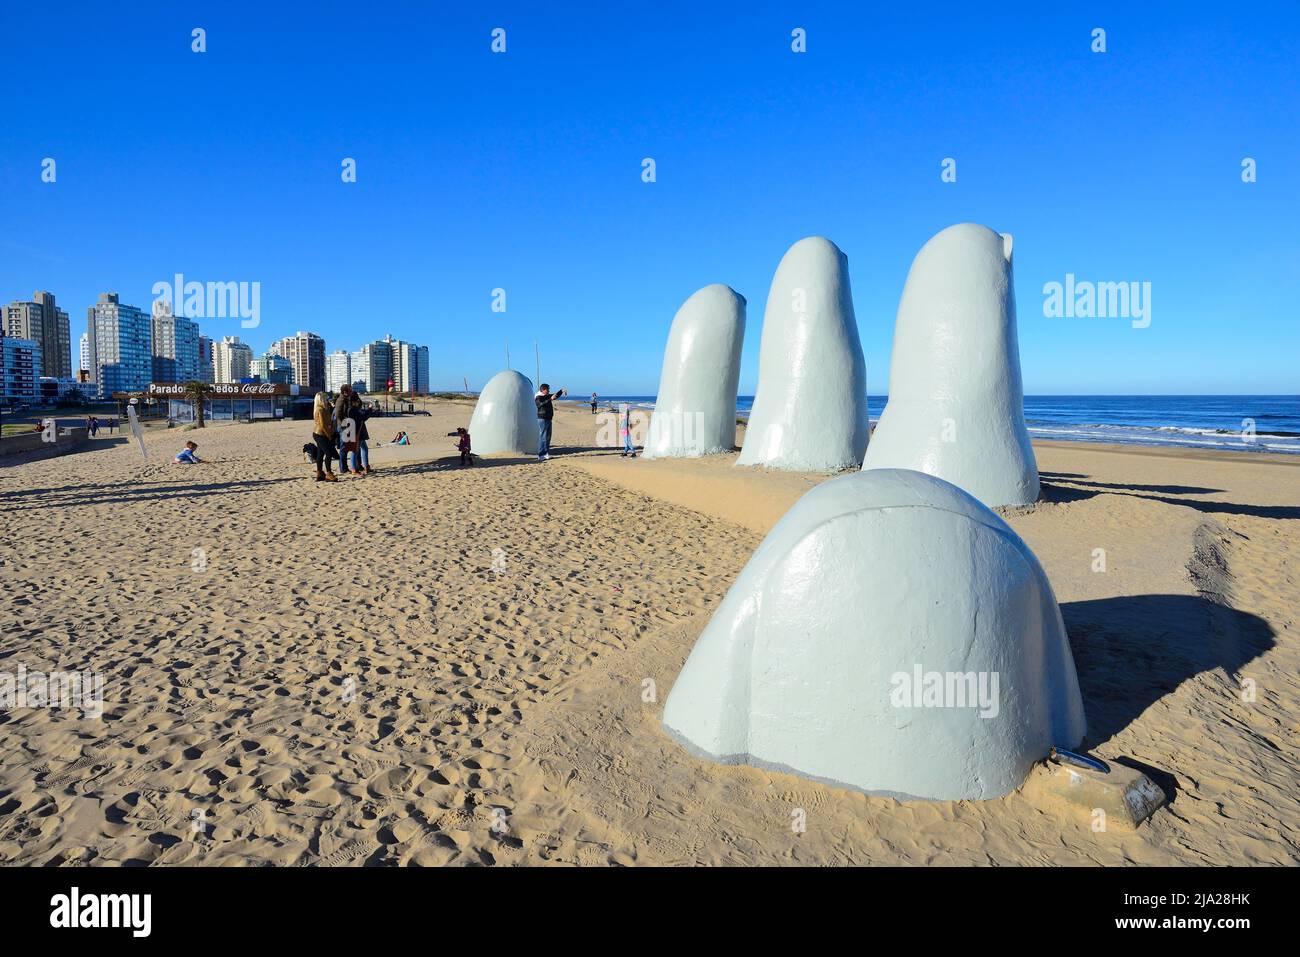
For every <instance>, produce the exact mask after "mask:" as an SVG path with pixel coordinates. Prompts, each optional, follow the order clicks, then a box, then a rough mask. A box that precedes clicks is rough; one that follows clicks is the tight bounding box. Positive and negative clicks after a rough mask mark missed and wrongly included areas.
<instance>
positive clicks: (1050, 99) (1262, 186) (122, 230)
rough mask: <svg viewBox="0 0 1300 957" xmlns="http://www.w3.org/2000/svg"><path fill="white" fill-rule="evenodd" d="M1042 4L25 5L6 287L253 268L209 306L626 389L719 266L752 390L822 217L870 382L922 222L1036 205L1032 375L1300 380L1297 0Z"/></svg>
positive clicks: (450, 358) (878, 377)
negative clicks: (228, 302) (944, 173)
mask: <svg viewBox="0 0 1300 957" xmlns="http://www.w3.org/2000/svg"><path fill="white" fill-rule="evenodd" d="M1045 6H1048V5H1045V4H1032V5H1030V4H1026V5H1024V6H1023V7H1020V6H1018V5H1016V4H993V5H990V4H952V5H949V4H925V5H919V4H903V5H898V4H890V5H884V6H881V7H879V8H875V9H873V8H872V7H871V5H867V4H848V3H844V4H821V3H780V4H761V3H744V4H741V3H735V4H700V3H691V4H685V3H683V4H677V3H655V4H613V3H582V4H577V3H566V4H546V5H541V4H477V3H461V4H445V3H439V4H433V3H415V2H410V3H387V4H385V3H376V4H370V5H365V4H353V3H328V2H326V3H320V4H313V5H310V6H305V5H300V4H285V5H278V4H271V3H257V4H252V3H243V2H224V3H220V4H217V3H211V4H185V3H175V2H168V3H148V2H133V3H130V4H122V5H116V6H106V5H102V4H89V3H87V4H76V5H71V4H62V3H58V2H47V3H41V4H28V5H23V8H22V9H18V8H17V5H15V4H6V5H5V6H4V9H3V12H2V13H0V34H2V35H4V36H6V37H7V38H9V40H10V42H9V43H8V44H7V45H6V58H7V59H6V68H5V70H4V71H3V72H0V184H2V185H0V223H2V224H3V230H2V231H0V299H2V300H3V301H8V300H10V299H14V298H26V297H27V296H29V295H30V294H31V292H32V290H34V289H37V288H43V289H50V290H51V291H53V292H54V293H55V294H56V295H57V296H58V299H59V302H60V304H61V305H62V306H63V307H64V308H66V309H67V310H68V312H69V313H70V315H71V317H72V327H73V338H74V340H75V339H76V338H77V337H78V336H79V335H80V333H81V332H82V331H84V321H85V310H86V306H87V305H89V304H90V303H92V302H94V300H95V297H96V295H97V294H98V293H99V292H102V291H105V290H116V291H118V292H119V293H120V294H121V295H122V298H123V301H125V302H130V303H133V304H136V305H140V306H141V307H145V308H147V306H148V303H149V300H150V299H151V292H150V290H151V288H152V285H153V284H154V283H155V282H157V281H159V280H168V279H170V278H171V276H172V275H173V274H174V273H176V272H183V273H184V274H185V276H186V277H187V278H188V279H196V280H200V281H205V282H206V281H249V282H252V281H256V282H260V283H261V287H262V299H261V309H262V323H261V326H260V327H259V328H257V329H253V330H241V329H239V328H238V326H239V323H238V320H235V319H227V320H209V321H204V322H203V323H202V326H203V331H204V333H205V334H208V335H212V336H214V337H219V336H221V335H232V334H233V335H240V336H242V338H244V340H245V341H248V342H251V344H252V345H253V347H254V348H255V350H257V351H259V352H260V351H261V350H262V349H264V348H265V347H266V346H267V345H268V344H269V343H270V342H271V341H272V340H273V339H275V338H278V337H279V336H280V335H283V334H285V333H291V332H294V331H296V330H298V329H309V330H312V331H315V332H319V333H320V334H322V335H323V336H325V339H326V344H327V347H328V348H329V349H331V350H332V349H334V348H339V347H344V348H347V349H355V348H357V347H358V346H359V345H360V344H361V343H362V342H365V341H368V340H370V339H373V338H375V337H378V336H382V335H383V334H385V333H390V332H391V333H392V334H393V335H394V336H398V337H402V338H406V339H410V340H414V341H416V342H421V343H427V344H428V345H429V346H430V353H431V356H430V365H431V379H432V384H433V386H434V387H435V388H446V387H459V386H460V383H461V379H462V377H468V379H469V381H470V385H471V387H473V388H477V387H478V386H481V385H482V383H483V382H484V381H485V380H486V379H487V378H488V377H489V376H490V375H491V374H493V373H494V372H496V371H499V369H500V368H501V367H502V366H503V364H504V345H503V343H504V340H505V339H507V338H508V339H509V341H510V347H511V352H512V355H513V357H514V359H515V362H514V365H515V366H516V367H517V368H519V369H521V371H524V372H526V373H528V374H529V375H531V374H532V368H533V363H532V343H533V341H534V340H537V341H538V342H540V344H541V350H542V371H543V377H544V378H546V379H548V380H549V381H550V382H551V383H552V384H555V385H567V386H569V387H570V388H571V389H573V390H574V391H575V392H590V391H592V390H593V389H594V390H597V391H600V392H602V393H606V394H614V393H651V392H653V391H654V390H655V388H656V385H657V381H658V375H659V367H660V363H661V361H662V351H663V346H664V342H665V340H666V338H667V333H668V326H669V323H670V322H671V320H672V317H673V314H674V313H675V312H676V310H677V308H678V306H680V304H681V303H682V301H684V300H685V299H686V297H687V296H689V295H690V294H691V293H692V292H693V291H695V290H696V289H698V288H699V287H701V286H703V285H706V284H708V283H711V282H725V283H728V284H729V285H731V286H733V287H734V288H735V289H736V290H737V291H739V292H740V293H741V294H743V295H744V296H745V297H746V298H747V299H748V301H749V326H748V334H747V337H746V344H745V350H744V362H743V365H742V374H741V391H742V392H744V393H749V392H752V391H753V388H754V386H755V382H756V376H757V368H758V345H759V337H760V333H761V329H762V316H763V309H764V304H765V302H766V298H767V290H768V285H769V283H770V282H771V278H772V273H773V270H774V269H775V268H776V265H777V263H778V262H779V260H780V258H781V256H782V254H783V253H784V252H785V250H786V249H787V248H788V247H789V246H790V245H791V244H792V243H794V242H795V241H796V240H798V239H800V238H802V237H804V236H809V235H818V234H820V235H825V236H827V237H829V238H831V239H832V240H834V241H835V242H836V243H837V244H839V246H840V247H841V248H842V249H843V250H844V251H845V252H846V253H847V254H848V257H849V265H850V272H851V277H852V284H853V293H854V301H855V305H856V310H857V317H858V323H859V326H860V328H861V332H862V341H863V347H864V349H865V352H866V357H867V375H868V385H869V390H870V391H871V392H872V393H873V394H874V393H879V392H883V391H885V388H886V385H887V375H888V365H889V351H890V344H891V341H892V336H893V324H894V316H895V312H896V309H897V306H898V297H899V294H900V293H901V291H902V286H903V281H904V279H905V277H906V275H907V269H908V267H909V265H910V263H911V260H912V257H913V256H915V254H916V252H917V251H918V250H919V249H920V247H921V246H922V244H924V242H925V241H926V240H927V239H928V238H929V237H930V236H931V235H933V234H934V233H936V232H938V231H939V230H940V229H942V228H944V227H945V226H948V225H951V224H953V223H958V222H965V221H973V222H980V223H984V224H986V225H989V226H992V227H993V228H995V229H998V230H1000V231H1003V232H1010V233H1012V234H1014V236H1015V271H1016V293H1017V299H1018V306H1019V322H1020V345H1021V358H1022V367H1023V370H1024V379H1025V387H1026V391H1027V392H1029V393H1036V394H1042V393H1082V394H1087V393H1216V392H1220V393H1234V392H1243V393H1295V392H1297V391H1300V372H1298V371H1297V369H1300V362H1298V361H1297V357H1298V356H1300V322H1298V321H1297V320H1298V319H1300V316H1298V315H1297V313H1298V312H1300V305H1298V304H1300V225H1298V220H1297V212H1300V186H1298V185H1297V179H1296V173H1295V170H1296V168H1297V166H1300V122H1297V114H1296V110H1297V104H1298V103H1300V7H1297V5H1296V4H1292V3H1286V4H1281V3H1279V4H1276V5H1270V4H1261V5H1251V6H1250V7H1249V9H1248V10H1247V9H1244V8H1242V9H1237V8H1232V7H1231V6H1230V5H1223V4H1216V5H1213V6H1211V5H1205V7H1204V9H1202V10H1200V12H1197V6H1196V5H1193V4H1172V3H1169V4H1141V5H1135V4H1093V5H1084V4H1063V5H1052V6H1059V7H1061V9H1053V10H1043V9H1040V8H1042V7H1045ZM1137 6H1140V7H1141V8H1142V9H1138V10H1135V9H1133V7H1137ZM900 7H905V8H906V9H901V10H900V9H899V8H900ZM555 8H562V9H555ZM194 27H202V28H204V29H205V30H206V31H207V47H208V49H207V52H206V53H202V54H196V53H193V52H192V51H191V32H190V31H191V30H192V29H193V28H194ZM495 27H502V28H504V29H505V30H506V31H507V32H506V42H507V52H506V53H505V54H499V55H498V54H493V53H492V52H491V51H490V48H489V44H490V40H491V37H490V33H491V31H492V29H493V28H495ZM795 27H802V28H804V29H805V30H806V31H807V38H808V40H807V45H808V52H807V53H804V54H795V53H793V52H792V51H791V49H790V32H791V30H792V29H794V28H795ZM1095 27H1102V28H1104V29H1105V30H1106V31H1107V47H1108V49H1107V52H1106V53H1104V54H1096V53H1093V52H1091V50H1090V43H1091V36H1090V34H1091V31H1092V29H1093V28H1095ZM45 157H53V158H54V159H55V160H56V162H57V164H58V165H57V174H58V178H57V181H56V182H55V183H52V184H51V183H42V182H41V177H40V173H41V162H42V160H43V159H44V158H45ZM344 157H353V158H355V159H356V162H357V182H356V183H353V184H345V183H343V182H342V181H341V178H340V163H341V161H342V159H343V158H344ZM644 157H653V158H654V159H655V161H656V164H657V182H655V183H650V184H647V183H644V182H642V180H641V161H642V159H643V158H644ZM945 157H953V158H955V159H956V160H957V181H956V182H955V183H943V182H941V181H940V163H941V161H942V160H943V159H944V158H945ZM1243 157H1253V158H1254V159H1255V160H1256V161H1257V163H1258V182H1256V183H1253V184H1244V183H1242V181H1241V161H1242V159H1243ZM1066 273H1074V274H1075V275H1076V276H1077V277H1079V278H1080V279H1092V280H1100V281H1139V282H1150V283H1151V286H1152V314H1151V318H1152V322H1151V325H1150V326H1149V327H1148V328H1146V329H1134V328H1132V327H1131V324H1130V323H1129V322H1128V321H1127V320H1125V319H1079V318H1072V319H1048V318H1045V317H1044V316H1043V310H1042V302H1043V294H1042V287H1043V285H1044V283H1046V282H1049V281H1053V280H1056V281H1063V280H1064V277H1065V275H1066ZM496 287H501V288H504V289H505V290H506V295H507V311H506V312H505V313H504V314H500V313H494V312H492V311H491V308H490V306H491V291H492V290H493V289H494V288H496Z"/></svg>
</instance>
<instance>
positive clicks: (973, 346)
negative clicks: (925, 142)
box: [862, 223, 1038, 506]
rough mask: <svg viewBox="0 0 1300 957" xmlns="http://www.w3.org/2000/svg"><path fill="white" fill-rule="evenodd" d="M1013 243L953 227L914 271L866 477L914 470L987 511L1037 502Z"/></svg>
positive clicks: (980, 230)
mask: <svg viewBox="0 0 1300 957" xmlns="http://www.w3.org/2000/svg"><path fill="white" fill-rule="evenodd" d="M1024 401H1025V400H1024V387H1023V386H1022V385H1021V380H1020V347H1019V344H1018V342H1017V337H1016V299H1015V292H1014V290H1013V289H1012V285H1011V237H1010V236H1008V235H1006V234H1003V233H996V232H994V231H993V230H991V229H988V228H987V227H985V226H976V225H974V224H973V223H963V224H961V225H960V226H950V227H948V228H947V229H945V230H944V231H943V232H941V233H939V234H938V235H937V236H935V237H934V238H933V239H931V240H930V241H929V242H928V243H926V244H925V246H924V247H922V249H921V251H920V252H919V253H917V254H916V259H915V260H914V261H913V262H912V269H911V272H909V273H908V275H907V284H906V285H905V286H904V287H903V298H902V300H901V301H900V302H899V304H898V321H897V323H895V325H894V355H893V360H892V361H891V363H890V366H889V402H888V404H887V405H886V406H885V411H884V413H883V414H882V415H881V417H880V421H879V422H878V423H877V424H876V431H875V434H874V435H872V437H871V447H870V448H869V449H868V450H867V455H866V460H865V461H864V462H863V465H862V467H863V468H867V469H874V468H887V469H893V468H901V469H916V470H918V471H921V472H928V473H929V474H930V475H937V476H938V477H939V478H941V479H947V480H948V481H949V482H952V483H953V484H954V485H958V486H960V487H962V488H964V489H965V490H966V491H968V492H970V493H971V494H972V495H974V496H975V497H976V498H977V499H979V500H980V501H981V502H983V503H984V504H985V505H989V506H997V505H1028V504H1029V503H1030V502H1034V501H1037V499H1038V464H1037V462H1036V461H1035V460H1034V450H1033V447H1032V446H1031V445H1030V444H1029V433H1028V431H1026V429H1025V411H1024Z"/></svg>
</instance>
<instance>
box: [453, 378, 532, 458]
mask: <svg viewBox="0 0 1300 957" xmlns="http://www.w3.org/2000/svg"><path fill="white" fill-rule="evenodd" d="M469 434H470V439H471V441H472V442H473V443H474V451H475V452H477V453H478V454H480V455H491V454H492V453H494V452H515V453H518V454H520V455H536V454H537V404H536V403H535V402H534V401H533V383H532V380H531V379H529V378H528V376H526V375H523V374H522V373H519V372H515V371H513V370H509V369H507V370H506V371H505V372H498V373H497V374H496V375H494V376H493V377H492V378H491V379H489V380H488V384H487V385H485V386H484V387H483V391H482V392H480V393H479V395H478V402H477V403H476V404H475V405H474V414H473V415H472V416H471V417H470V420H469Z"/></svg>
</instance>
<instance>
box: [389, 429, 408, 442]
mask: <svg viewBox="0 0 1300 957" xmlns="http://www.w3.org/2000/svg"><path fill="white" fill-rule="evenodd" d="M388 444H389V445H410V444H411V440H410V439H409V438H407V435H406V433H405V432H398V433H397V434H396V435H394V436H393V439H392V441H391V442H389V443H388Z"/></svg>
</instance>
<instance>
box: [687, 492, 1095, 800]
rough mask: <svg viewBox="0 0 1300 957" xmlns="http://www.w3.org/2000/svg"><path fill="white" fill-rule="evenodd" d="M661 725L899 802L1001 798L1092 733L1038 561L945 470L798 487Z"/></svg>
mask: <svg viewBox="0 0 1300 957" xmlns="http://www.w3.org/2000/svg"><path fill="white" fill-rule="evenodd" d="M663 724H664V728H665V729H666V730H667V731H668V733H669V734H670V735H672V736H673V737H674V738H676V739H677V740H678V741H680V742H681V743H682V744H684V745H685V746H686V747H687V748H688V749H689V750H690V751H692V752H693V753H695V754H697V755H700V756H703V757H706V758H709V759H712V760H715V761H721V762H724V763H744V764H753V765H757V766H760V767H767V768H772V769H776V770H781V771H787V772H790V773H793V774H798V775H802V776H804V777H809V778H813V779H816V780H821V781H827V782H830V783H833V784H837V785H841V786H845V787H850V788H855V789H858V790H862V791H866V792H868V793H871V794H882V795H889V796H892V797H897V798H900V799H908V798H922V799H931V800H981V799H988V798H996V797H1001V796H1002V795H1005V794H1007V793H1009V792H1011V791H1013V790H1014V789H1015V788H1017V787H1018V786H1019V785H1020V784H1021V783H1022V782H1023V780H1024V778H1025V775H1026V774H1027V773H1028V771H1029V769H1030V768H1031V767H1032V765H1033V764H1034V763H1035V762H1036V761H1040V760H1042V759H1043V758H1045V757H1046V756H1047V754H1048V752H1049V750H1050V749H1051V748H1052V747H1053V746H1058V747H1063V748H1073V747H1076V746H1077V745H1078V744H1079V742H1080V741H1082V740H1083V734H1084V730H1085V726H1084V715H1083V702H1082V699H1081V698H1080V695H1079V684H1078V679H1077V678H1076V676H1075V670H1074V658H1073V656H1072V655H1071V652H1070V645H1069V642H1068V641H1067V639H1066V634H1065V627H1064V625H1063V623H1062V621H1061V613H1060V610H1059V608H1058V607H1057V604H1056V598H1055V596H1054V595H1053V594H1052V587H1051V585H1050V584H1049V583H1048V581H1047V576H1046V575H1045V574H1044V573H1043V569H1042V567H1041V566H1040V565H1039V564H1038V560H1037V559H1036V558H1035V557H1034V554H1033V553H1032V552H1031V551H1030V550H1029V548H1028V546H1027V545H1025V543H1024V542H1023V541H1021V540H1020V538H1019V537H1018V536H1017V535H1016V534H1015V532H1013V531H1012V530H1011V528H1010V526H1008V525H1007V524H1006V523H1005V522H1004V521H1003V520H1002V519H1001V518H999V517H998V516H997V515H996V514H995V513H994V512H993V511H991V510H990V509H989V508H987V507H986V506H984V505H982V504H980V503H979V502H978V501H976V500H975V498H973V497H972V496H971V495H969V494H967V493H966V492H964V491H962V490H961V489H959V488H957V486H955V485H952V484H950V483H948V482H944V481H942V480H941V479H937V478H933V477H932V476H929V475H926V474H924V473H921V472H913V471H907V470H903V469H880V470H876V471H870V472H858V473H856V474H853V475H848V476H844V477H843V478H837V479H832V480H831V481H829V482H825V483H823V484H821V485H819V486H817V487H816V488H814V489H813V490H812V491H810V492H808V493H807V494H806V495H804V496H803V498H801V499H800V500H799V501H798V502H797V503H795V505H794V507H793V508H791V509H790V511H789V512H788V513H786V515H785V516H784V517H783V518H782V519H781V520H780V521H779V522H778V523H777V524H776V526H775V527H774V528H773V529H772V531H771V532H770V533H769V534H768V536H767V538H765V539H764V540H763V543H762V544H761V545H760V546H759V547H758V550H757V551H755V552H754V555H753V557H752V558H751V559H750V560H749V564H747V565H746V566H745V568H744V570H743V571H741V573H740V577H739V578H737V580H736V583H735V584H734V585H733V586H732V588H731V590H730V591H729V592H728V593H727V596H726V598H724V599H723V601H722V603H721V605H719V606H718V610H717V612H716V613H715V614H714V616H713V619H712V620H711V621H710V622H709V624H708V626H707V627H706V628H705V630H704V632H703V634H701V635H700V638H699V640H698V641H697V642H696V643H695V648H694V649H693V650H692V651H691V654H690V657H689V658H688V659H687V661H686V664H685V666H684V667H683V668H682V671H681V674H680V675H679V676H678V678H677V682H676V684H674V685H673V689H672V692H671V693H670V694H669V696H668V701H667V703H666V704H665V706H664V714H663Z"/></svg>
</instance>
